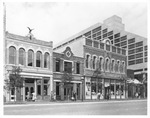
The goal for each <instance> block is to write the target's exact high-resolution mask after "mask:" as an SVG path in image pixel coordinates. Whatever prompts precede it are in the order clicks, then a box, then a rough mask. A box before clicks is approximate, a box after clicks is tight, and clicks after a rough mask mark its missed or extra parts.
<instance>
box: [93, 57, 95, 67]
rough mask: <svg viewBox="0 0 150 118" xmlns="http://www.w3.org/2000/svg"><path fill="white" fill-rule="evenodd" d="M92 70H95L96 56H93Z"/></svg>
mask: <svg viewBox="0 0 150 118" xmlns="http://www.w3.org/2000/svg"><path fill="white" fill-rule="evenodd" d="M93 69H96V56H93Z"/></svg>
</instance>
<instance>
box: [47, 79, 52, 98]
mask: <svg viewBox="0 0 150 118" xmlns="http://www.w3.org/2000/svg"><path fill="white" fill-rule="evenodd" d="M47 89H48V90H47V92H48V95H49V96H51V91H50V79H49V80H48V88H47Z"/></svg>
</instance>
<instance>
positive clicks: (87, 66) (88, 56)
mask: <svg viewBox="0 0 150 118" xmlns="http://www.w3.org/2000/svg"><path fill="white" fill-rule="evenodd" d="M89 60H90V55H86V62H85V63H86V68H89Z"/></svg>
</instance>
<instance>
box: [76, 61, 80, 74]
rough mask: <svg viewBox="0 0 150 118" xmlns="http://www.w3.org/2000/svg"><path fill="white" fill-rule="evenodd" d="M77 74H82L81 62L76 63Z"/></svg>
mask: <svg viewBox="0 0 150 118" xmlns="http://www.w3.org/2000/svg"><path fill="white" fill-rule="evenodd" d="M76 74H80V62H77V63H76Z"/></svg>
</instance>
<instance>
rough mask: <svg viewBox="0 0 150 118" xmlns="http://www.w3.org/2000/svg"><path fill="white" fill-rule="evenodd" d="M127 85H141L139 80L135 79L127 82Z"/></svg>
mask: <svg viewBox="0 0 150 118" xmlns="http://www.w3.org/2000/svg"><path fill="white" fill-rule="evenodd" d="M127 83H133V84H142V83H141V82H140V81H139V80H137V79H129V80H127Z"/></svg>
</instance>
